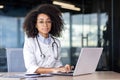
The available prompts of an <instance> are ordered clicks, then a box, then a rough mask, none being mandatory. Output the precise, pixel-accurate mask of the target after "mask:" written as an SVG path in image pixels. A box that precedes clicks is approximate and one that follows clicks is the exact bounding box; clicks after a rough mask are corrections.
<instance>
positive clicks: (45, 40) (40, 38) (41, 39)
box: [38, 34, 51, 44]
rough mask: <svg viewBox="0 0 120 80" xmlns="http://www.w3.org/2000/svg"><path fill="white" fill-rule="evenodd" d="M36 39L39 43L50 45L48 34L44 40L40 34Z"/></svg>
mask: <svg viewBox="0 0 120 80" xmlns="http://www.w3.org/2000/svg"><path fill="white" fill-rule="evenodd" d="M38 39H39V41H41V42H42V43H44V44H50V42H51V37H50V34H49V36H48V38H44V37H43V36H42V35H41V34H38Z"/></svg>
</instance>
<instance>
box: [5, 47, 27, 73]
mask: <svg viewBox="0 0 120 80" xmlns="http://www.w3.org/2000/svg"><path fill="white" fill-rule="evenodd" d="M6 55H7V68H8V72H25V71H26V68H25V65H24V59H23V49H22V48H6Z"/></svg>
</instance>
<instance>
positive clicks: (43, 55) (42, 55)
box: [36, 36, 58, 60]
mask: <svg viewBox="0 0 120 80" xmlns="http://www.w3.org/2000/svg"><path fill="white" fill-rule="evenodd" d="M51 38H52V39H53V43H52V48H53V52H54V54H55V49H54V48H55V45H56V47H57V52H56V53H57V54H56V55H57V56H56V57H55V60H57V59H58V44H57V43H56V42H55V39H54V37H52V36H51ZM36 40H37V44H38V47H39V51H40V53H41V55H40V57H41V58H43V59H45V57H46V56H45V54H43V52H42V50H41V46H40V43H39V41H38V38H37V36H36Z"/></svg>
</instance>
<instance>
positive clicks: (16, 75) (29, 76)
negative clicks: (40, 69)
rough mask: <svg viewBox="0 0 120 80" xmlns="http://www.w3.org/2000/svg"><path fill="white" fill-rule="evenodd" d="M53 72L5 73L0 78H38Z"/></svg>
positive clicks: (2, 79) (18, 79) (1, 79)
mask: <svg viewBox="0 0 120 80" xmlns="http://www.w3.org/2000/svg"><path fill="white" fill-rule="evenodd" d="M51 76H52V75H51V74H14V75H3V76H1V77H0V80H22V79H24V78H38V77H51Z"/></svg>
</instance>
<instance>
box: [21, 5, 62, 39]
mask: <svg viewBox="0 0 120 80" xmlns="http://www.w3.org/2000/svg"><path fill="white" fill-rule="evenodd" d="M41 13H44V14H46V15H48V16H49V17H50V18H51V20H52V27H51V31H50V32H49V33H50V34H51V35H53V36H55V37H60V36H61V32H62V30H63V28H64V26H63V24H64V22H63V19H62V14H61V11H60V10H59V9H58V8H57V7H56V6H54V5H52V4H41V5H39V6H38V7H36V8H34V9H32V10H31V11H30V12H29V13H28V14H27V16H26V17H25V21H24V24H23V30H24V31H25V33H26V34H27V36H28V37H33V38H34V37H35V36H36V35H37V34H38V30H37V28H36V22H37V16H38V15H39V14H41Z"/></svg>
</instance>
